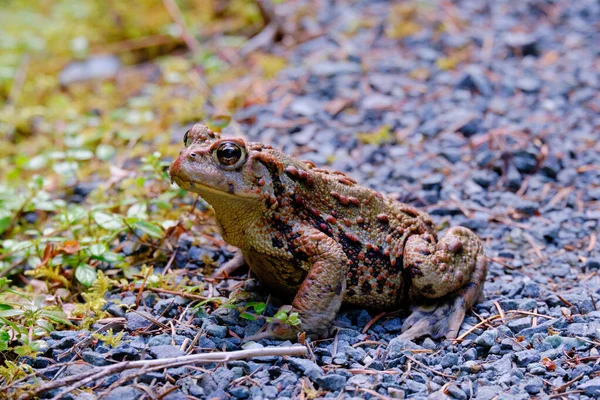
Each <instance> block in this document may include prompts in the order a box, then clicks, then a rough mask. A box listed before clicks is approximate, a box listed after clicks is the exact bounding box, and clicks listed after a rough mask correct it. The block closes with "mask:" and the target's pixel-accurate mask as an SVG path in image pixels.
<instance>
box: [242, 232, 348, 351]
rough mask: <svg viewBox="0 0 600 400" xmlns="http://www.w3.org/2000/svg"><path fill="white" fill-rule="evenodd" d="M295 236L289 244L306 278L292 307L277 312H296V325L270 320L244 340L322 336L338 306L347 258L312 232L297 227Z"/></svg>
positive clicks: (346, 269)
mask: <svg viewBox="0 0 600 400" xmlns="http://www.w3.org/2000/svg"><path fill="white" fill-rule="evenodd" d="M296 233H297V234H298V237H297V238H295V239H294V240H293V243H292V245H293V247H294V249H295V251H294V253H295V254H297V255H301V256H302V257H301V258H302V259H303V260H302V263H303V267H306V269H308V275H307V276H306V278H304V281H303V282H302V284H301V285H300V288H299V289H298V292H297V293H296V296H295V297H294V300H293V301H292V306H291V307H290V306H284V307H282V308H281V310H284V311H286V312H288V313H293V312H297V313H298V316H299V319H300V324H299V325H297V326H291V325H289V324H286V323H283V322H280V321H274V322H272V323H270V324H269V325H268V326H267V330H266V331H265V332H263V333H259V334H256V335H253V336H251V337H249V338H247V339H246V340H259V339H264V338H273V339H281V340H285V339H295V338H296V336H297V335H298V333H300V332H306V333H307V334H308V335H309V336H313V337H322V336H325V335H327V334H328V333H329V329H330V326H331V323H332V321H333V320H334V318H335V317H336V315H337V313H338V311H339V309H340V307H341V306H342V301H343V299H344V293H345V292H346V275H347V271H348V259H347V258H346V254H345V253H344V251H343V249H342V247H341V246H340V245H339V244H338V243H336V242H335V241H334V240H333V239H332V238H330V237H329V236H327V235H325V234H324V233H323V232H321V231H318V230H316V229H306V228H298V229H297V231H296Z"/></svg>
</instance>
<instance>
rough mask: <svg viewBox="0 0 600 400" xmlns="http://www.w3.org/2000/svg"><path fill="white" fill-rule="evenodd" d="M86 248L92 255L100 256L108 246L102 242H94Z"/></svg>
mask: <svg viewBox="0 0 600 400" xmlns="http://www.w3.org/2000/svg"><path fill="white" fill-rule="evenodd" d="M88 250H89V252H90V255H91V256H92V257H100V256H102V255H103V254H104V253H106V252H107V251H108V246H107V245H105V244H104V243H95V244H93V245H91V246H90V247H89V249H88Z"/></svg>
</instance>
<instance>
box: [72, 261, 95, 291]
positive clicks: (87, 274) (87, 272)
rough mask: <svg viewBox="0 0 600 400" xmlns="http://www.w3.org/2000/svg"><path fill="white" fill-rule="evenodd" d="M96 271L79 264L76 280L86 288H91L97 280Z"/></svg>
mask: <svg viewBox="0 0 600 400" xmlns="http://www.w3.org/2000/svg"><path fill="white" fill-rule="evenodd" d="M96 277H97V275H96V270H95V269H93V268H92V267H90V266H89V265H87V264H79V266H78V267H77V269H76V270H75V278H77V280H78V281H79V282H80V283H81V284H82V285H84V286H86V287H90V286H92V283H94V281H95V280H96Z"/></svg>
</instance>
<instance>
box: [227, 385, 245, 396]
mask: <svg viewBox="0 0 600 400" xmlns="http://www.w3.org/2000/svg"><path fill="white" fill-rule="evenodd" d="M227 392H229V394H230V395H232V396H233V397H235V398H236V399H247V398H248V397H249V396H250V390H249V389H248V388H247V387H245V386H233V387H230V388H229V389H227Z"/></svg>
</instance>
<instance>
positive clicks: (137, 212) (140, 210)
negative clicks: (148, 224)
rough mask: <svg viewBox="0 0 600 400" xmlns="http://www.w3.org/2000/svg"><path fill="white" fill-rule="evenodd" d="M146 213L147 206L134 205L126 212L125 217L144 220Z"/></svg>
mask: <svg viewBox="0 0 600 400" xmlns="http://www.w3.org/2000/svg"><path fill="white" fill-rule="evenodd" d="M147 211H148V206H147V205H146V203H134V204H133V205H131V207H129V209H128V210H127V216H128V217H136V218H140V219H144V218H146V217H147V214H146V212H147Z"/></svg>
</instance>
